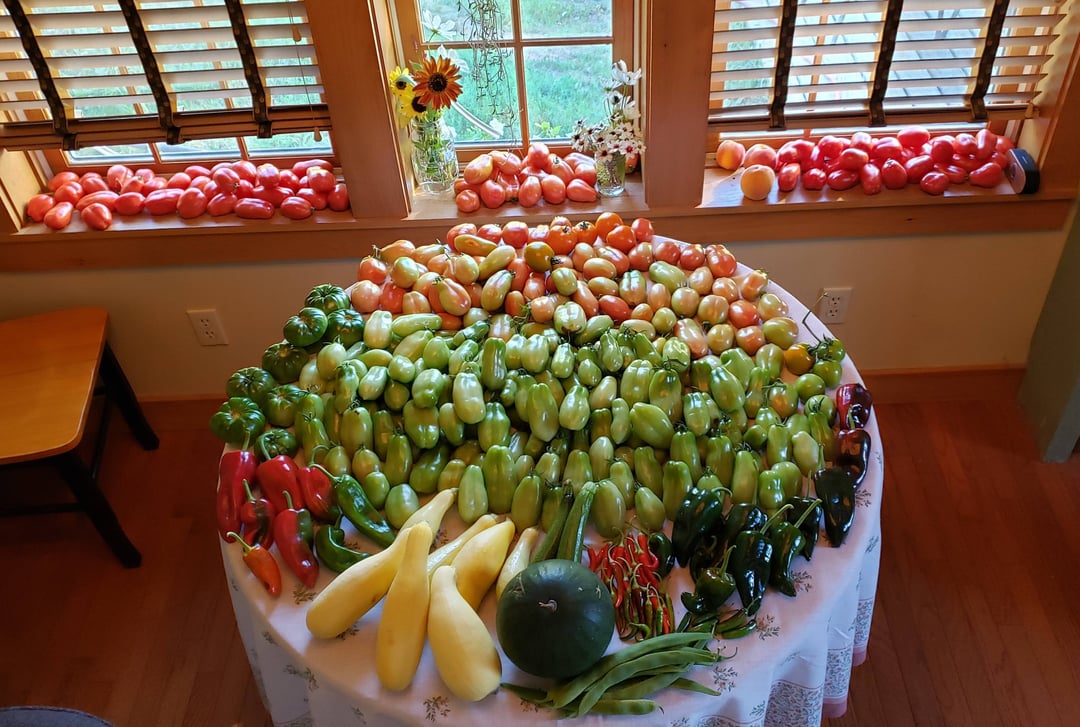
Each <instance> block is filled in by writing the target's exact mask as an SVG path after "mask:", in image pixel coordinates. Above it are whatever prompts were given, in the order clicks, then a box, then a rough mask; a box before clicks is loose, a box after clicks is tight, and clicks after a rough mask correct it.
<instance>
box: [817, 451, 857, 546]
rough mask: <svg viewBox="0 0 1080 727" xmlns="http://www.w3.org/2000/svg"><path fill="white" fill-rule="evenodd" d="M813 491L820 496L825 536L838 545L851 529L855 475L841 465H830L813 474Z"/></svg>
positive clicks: (853, 513) (853, 510)
mask: <svg viewBox="0 0 1080 727" xmlns="http://www.w3.org/2000/svg"><path fill="white" fill-rule="evenodd" d="M812 479H813V482H814V492H815V493H817V496H818V497H819V498H821V510H822V513H823V514H824V518H825V537H826V538H828V539H829V542H830V543H832V544H833V546H840V545H841V544H842V543H843V542H844V538H846V537H847V534H848V533H849V532H850V531H851V523H852V521H853V520H854V518H855V477H854V476H853V475H852V474H851V472H849V471H848V470H846V469H844V468H843V467H837V466H836V465H832V466H830V467H826V468H824V469H820V470H818V471H817V472H815V473H814V474H813V477H812Z"/></svg>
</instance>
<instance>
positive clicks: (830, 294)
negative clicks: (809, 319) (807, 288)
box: [817, 288, 852, 325]
mask: <svg viewBox="0 0 1080 727" xmlns="http://www.w3.org/2000/svg"><path fill="white" fill-rule="evenodd" d="M851 290H852V289H851V288H824V289H823V290H822V291H821V299H820V300H819V301H818V312H817V316H818V318H820V319H821V322H822V323H824V324H825V325H831V324H835V323H843V322H844V320H845V319H846V318H847V312H848V306H849V305H850V304H851Z"/></svg>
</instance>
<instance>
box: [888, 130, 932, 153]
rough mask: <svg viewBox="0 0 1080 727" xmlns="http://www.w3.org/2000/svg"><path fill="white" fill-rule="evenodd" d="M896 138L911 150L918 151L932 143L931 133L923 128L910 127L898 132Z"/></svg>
mask: <svg viewBox="0 0 1080 727" xmlns="http://www.w3.org/2000/svg"><path fill="white" fill-rule="evenodd" d="M896 138H897V140H899V142H900V143H901V144H903V145H904V146H906V147H908V148H909V149H918V148H920V147H922V145H923V144H925V143H927V142H928V141H930V132H929V131H927V130H926V129H924V128H923V127H921V126H908V127H906V128H903V129H901V130H900V131H899V132H897V134H896Z"/></svg>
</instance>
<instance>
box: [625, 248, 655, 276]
mask: <svg viewBox="0 0 1080 727" xmlns="http://www.w3.org/2000/svg"><path fill="white" fill-rule="evenodd" d="M626 257H627V258H628V259H629V261H630V267H631V268H632V269H634V270H641V271H643V272H644V271H645V270H648V269H649V266H650V265H652V264H653V261H654V260H655V259H656V258H655V257H654V256H653V247H652V243H651V242H639V243H638V244H636V245H634V249H633V250H631V251H630V253H629V254H628V255H627V256H626Z"/></svg>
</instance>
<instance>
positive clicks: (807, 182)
mask: <svg viewBox="0 0 1080 727" xmlns="http://www.w3.org/2000/svg"><path fill="white" fill-rule="evenodd" d="M827 179H828V175H827V174H826V173H825V170H824V169H818V168H817V167H814V168H812V169H807V170H806V171H805V172H803V175H802V180H801V181H802V186H803V189H806V190H809V191H811V192H816V191H818V190H821V189H825V182H826V180H827Z"/></svg>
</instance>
